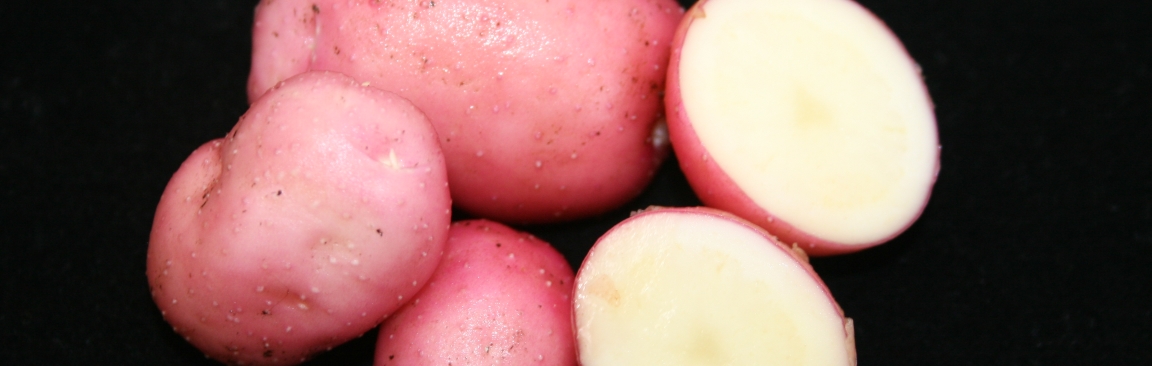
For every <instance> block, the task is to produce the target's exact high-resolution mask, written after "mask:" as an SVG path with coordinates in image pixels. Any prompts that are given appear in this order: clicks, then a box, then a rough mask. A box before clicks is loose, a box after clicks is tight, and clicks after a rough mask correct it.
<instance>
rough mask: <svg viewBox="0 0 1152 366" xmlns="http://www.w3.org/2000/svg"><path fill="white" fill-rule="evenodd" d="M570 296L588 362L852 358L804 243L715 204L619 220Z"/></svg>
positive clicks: (847, 325)
mask: <svg viewBox="0 0 1152 366" xmlns="http://www.w3.org/2000/svg"><path fill="white" fill-rule="evenodd" d="M574 302H575V305H574V308H575V317H574V319H575V323H576V325H575V327H576V339H577V342H578V344H579V346H578V349H579V351H578V352H579V358H580V363H581V364H582V365H585V366H599V365H671V366H674V365H845V366H848V365H855V364H856V351H855V350H856V347H855V338H854V335H853V326H852V321H851V319H846V318H844V314H843V312H842V311H841V310H840V307H839V306H838V305H837V304H836V301H835V299H833V297H832V295H831V293H829V291H828V288H827V287H825V286H824V283H823V281H821V280H820V277H819V276H817V275H816V272H815V271H813V270H812V267H811V266H809V265H808V262H807V257H806V256H804V255H803V251H799V250H795V251H794V250H792V249H789V248H787V247H784V246H783V245H781V244H780V243H779V242H777V241H775V240H774V239H773V238H772V236H771V235H769V234H768V233H767V232H765V231H764V230H763V229H761V228H759V227H757V226H756V225H754V224H752V223H749V222H747V221H745V220H743V219H740V218H738V217H736V216H733V215H731V214H728V213H726V212H722V211H718V210H713V209H708V208H700V207H694V208H674V209H667V208H666V209H650V210H647V211H644V212H641V213H639V214H636V215H634V216H632V217H631V218H628V219H627V220H625V221H623V222H621V223H619V224H617V225H616V226H615V227H613V228H612V229H611V230H609V231H608V232H607V233H606V234H604V236H602V237H601V238H600V239H599V240H598V241H597V242H596V244H595V245H594V246H593V247H592V250H591V251H590V252H589V253H588V256H587V257H586V258H585V259H584V263H583V264H582V265H581V266H580V272H579V273H578V274H577V276H576V291H575V296H574Z"/></svg>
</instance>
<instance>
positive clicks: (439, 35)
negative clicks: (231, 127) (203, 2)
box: [248, 0, 683, 223]
mask: <svg viewBox="0 0 1152 366" xmlns="http://www.w3.org/2000/svg"><path fill="white" fill-rule="evenodd" d="M682 13H683V9H682V8H681V7H680V6H679V5H678V4H677V3H676V2H674V1H672V0H592V1H588V0H554V1H536V0H419V1H417V0H412V1H395V0H394V1H380V0H354V1H350V0H277V1H264V2H261V3H260V5H259V6H258V7H257V9H256V23H255V27H254V31H253V55H252V72H251V77H250V79H249V85H248V94H249V97H250V98H251V99H255V98H256V97H258V96H259V95H261V94H262V93H264V91H265V90H267V89H268V88H269V87H270V86H272V85H274V84H275V83H277V82H279V81H280V80H283V79H284V78H287V77H290V76H292V75H294V74H297V73H300V72H303V71H305V70H334V71H339V72H343V73H346V74H349V75H352V76H354V77H356V78H359V79H363V80H368V81H371V83H372V85H373V86H377V87H380V88H384V89H386V90H390V91H394V92H396V93H397V94H400V95H401V96H403V97H405V98H408V99H410V100H411V101H412V102H413V103H414V104H415V105H416V106H418V107H419V108H420V109H421V110H423V111H424V112H425V113H427V115H428V117H429V118H430V119H431V120H432V123H433V124H434V125H435V127H436V131H437V132H438V133H439V136H440V143H441V146H442V147H443V149H444V153H445V156H446V157H447V165H448V173H449V174H448V179H449V181H450V182H451V187H452V197H453V200H454V202H455V204H456V205H457V207H459V208H461V209H463V210H464V211H468V212H471V213H473V214H477V215H480V216H483V217H487V218H492V219H496V220H500V221H504V222H516V223H536V222H548V221H562V220H571V219H577V218H581V217H587V216H591V215H595V214H599V213H602V212H605V211H608V210H610V209H613V208H615V207H618V206H620V205H622V204H624V203H625V202H626V201H627V200H629V199H631V198H633V197H634V196H636V195H637V194H639V192H640V191H641V190H642V189H643V188H644V187H645V185H646V184H647V183H648V182H649V181H650V179H651V177H652V175H653V173H654V171H655V169H656V167H657V166H658V165H659V163H660V162H661V161H662V159H663V156H664V155H665V153H666V151H667V147H666V145H667V142H666V141H667V138H666V137H665V135H666V134H665V132H664V127H663V122H662V120H663V109H662V108H663V107H662V104H661V103H662V102H661V100H662V94H663V90H664V79H665V71H666V70H665V69H666V65H667V62H668V57H669V44H670V41H671V40H672V36H673V33H674V32H675V28H676V25H677V24H678V22H679V20H680V17H681V15H682Z"/></svg>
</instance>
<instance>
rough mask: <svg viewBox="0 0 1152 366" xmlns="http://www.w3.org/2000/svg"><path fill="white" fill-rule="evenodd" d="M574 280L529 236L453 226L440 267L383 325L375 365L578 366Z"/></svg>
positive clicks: (474, 224)
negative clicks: (573, 328)
mask: <svg viewBox="0 0 1152 366" xmlns="http://www.w3.org/2000/svg"><path fill="white" fill-rule="evenodd" d="M572 279H573V274H572V269H571V268H570V267H569V266H568V262H566V261H565V259H564V257H563V256H562V255H560V253H558V252H557V251H556V250H555V249H552V247H551V246H549V245H548V243H545V242H543V241H540V240H539V239H536V238H535V237H532V236H531V235H528V234H525V233H520V232H516V231H515V230H513V229H511V228H508V227H507V226H504V225H501V224H499V223H495V222H491V221H486V220H473V221H463V222H458V223H456V224H453V225H452V229H451V230H450V231H449V237H448V245H447V246H446V248H445V254H444V257H443V259H442V262H441V264H440V268H438V269H437V270H436V273H435V274H434V275H433V276H432V279H431V280H429V282H428V285H427V286H426V287H425V288H424V289H423V290H421V291H420V293H418V294H417V295H416V299H415V300H413V301H412V302H411V303H409V304H408V305H406V306H405V307H404V308H402V309H400V311H397V312H396V315H395V316H394V317H392V318H389V319H388V320H387V321H385V322H384V324H383V326H381V328H380V338H379V340H378V341H377V342H378V343H377V349H376V365H380V366H383V365H449V364H450V365H457V366H463V365H493V364H500V365H575V364H576V351H575V342H574V341H573V332H572V311H571V307H572V301H571V299H570V295H569V294H570V293H571V291H572Z"/></svg>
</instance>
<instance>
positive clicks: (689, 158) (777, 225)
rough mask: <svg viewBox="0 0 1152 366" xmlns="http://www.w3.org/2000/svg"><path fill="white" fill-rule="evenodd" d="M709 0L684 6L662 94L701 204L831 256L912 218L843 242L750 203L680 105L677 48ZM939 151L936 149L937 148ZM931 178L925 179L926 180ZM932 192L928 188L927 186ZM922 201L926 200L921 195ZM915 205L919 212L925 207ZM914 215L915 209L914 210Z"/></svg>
mask: <svg viewBox="0 0 1152 366" xmlns="http://www.w3.org/2000/svg"><path fill="white" fill-rule="evenodd" d="M708 2H709V0H700V2H698V3H696V4H695V5H693V6H692V8H691V9H688V12H687V14H686V15H685V16H684V19H683V20H682V21H681V23H680V26H679V27H678V28H677V30H676V34H675V37H674V39H673V41H672V42H673V43H672V45H673V46H672V55H671V57H670V60H669V65H668V79H667V80H668V93H667V94H666V95H665V106H666V109H667V113H668V137H669V140H670V141H671V143H672V149H673V151H674V152H675V154H676V158H677V159H678V161H679V163H680V170H682V171H683V172H684V176H685V178H687V180H688V184H689V185H690V186H691V187H692V189H693V191H694V192H696V195H697V196H698V197H699V198H700V201H701V202H702V203H704V205H706V206H709V207H714V208H718V209H721V210H724V211H728V212H731V213H733V214H736V215H737V216H740V217H741V218H744V219H745V220H748V221H751V222H753V223H755V224H756V225H759V226H760V227H762V228H764V229H766V230H767V231H768V232H769V233H771V234H772V235H774V236H775V237H776V239H777V240H779V241H781V242H784V243H790V244H795V245H796V246H798V247H800V248H802V249H804V251H805V252H807V254H808V255H812V256H832V255H840V254H848V253H853V252H858V251H861V250H864V249H867V248H871V247H874V246H877V245H880V244H883V243H885V242H887V241H889V240H892V239H893V238H895V237H896V236H898V235H900V233H902V232H904V230H906V229H907V228H908V227H910V226H911V225H912V224H913V223H915V222H916V220H915V218H914V219H912V220H909V221H908V224H907V225H906V226H905V227H904V228H902V229H900V230H897V231H895V232H894V233H893V234H892V235H891V236H889V237H886V238H883V239H881V240H877V241H875V242H871V243H862V244H846V243H839V242H834V241H831V240H826V239H822V238H819V237H817V236H814V235H812V234H810V233H807V232H804V231H802V230H799V229H797V228H796V227H794V226H792V224H789V223H788V222H786V221H784V220H781V219H780V218H778V217H774V216H773V215H772V213H771V212H769V208H765V207H761V206H760V205H758V204H756V202H753V201H752V199H751V198H749V197H748V195H747V194H746V193H745V192H744V189H742V188H741V187H740V186H738V185H736V182H734V181H732V178H730V177H729V176H728V174H727V173H725V172H724V170H723V169H721V168H720V166H719V165H718V164H716V161H715V160H712V159H711V158H710V155H709V153H708V150H707V149H706V148H705V147H704V145H703V144H702V143H701V142H700V138H699V137H698V136H697V135H696V131H695V130H694V129H693V128H692V122H691V121H690V120H689V118H688V112H687V111H686V110H685V109H684V100H683V99H682V98H681V94H680V47H681V46H682V45H683V44H684V37H685V36H686V35H687V33H688V28H689V27H690V26H691V25H692V22H693V21H695V20H696V19H699V18H702V17H703V16H704V13H703V12H704V11H703V8H702V7H703V6H704V4H707V3H708ZM937 154H939V151H937ZM939 162H940V159H939V155H937V157H936V164H937V165H936V171H937V172H939V170H940V166H939ZM934 183H935V182H934V181H933V182H929V185H932V184H934ZM928 195H931V190H929V191H928ZM923 201H924V206H927V204H928V200H927V199H924V200H923ZM924 206H921V207H920V210H919V211H920V212H923V211H924ZM917 216H919V213H918V214H917Z"/></svg>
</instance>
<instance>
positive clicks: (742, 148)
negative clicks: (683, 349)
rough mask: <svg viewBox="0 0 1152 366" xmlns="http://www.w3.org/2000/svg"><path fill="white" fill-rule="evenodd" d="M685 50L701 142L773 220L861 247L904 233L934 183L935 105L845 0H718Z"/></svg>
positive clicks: (895, 51)
mask: <svg viewBox="0 0 1152 366" xmlns="http://www.w3.org/2000/svg"><path fill="white" fill-rule="evenodd" d="M703 10H704V15H705V16H704V17H703V18H698V19H696V20H695V22H694V23H693V24H692V26H691V28H690V30H689V31H688V33H687V35H686V38H685V41H684V44H683V49H682V51H681V55H682V58H681V64H680V82H681V89H682V90H681V93H682V96H683V100H684V108H685V110H686V112H687V114H688V118H689V120H690V121H691V122H692V126H693V128H694V130H695V132H696V134H697V135H698V136H699V138H700V141H701V143H702V144H703V146H704V147H705V148H706V149H707V151H708V152H709V154H710V157H709V158H710V159H715V162H716V164H718V165H719V166H720V167H721V168H722V169H723V170H724V171H725V172H726V173H727V174H728V176H729V177H731V178H732V180H733V181H734V182H735V183H736V184H737V185H738V186H740V187H741V188H742V189H743V190H744V192H745V193H746V194H747V195H748V196H749V197H750V198H751V199H752V201H754V202H755V203H756V204H758V205H759V206H760V207H764V208H766V210H767V211H768V212H769V213H770V214H771V215H773V216H775V217H777V218H779V219H782V220H784V221H785V222H788V223H790V224H792V225H793V226H795V227H797V228H798V229H800V230H801V231H804V232H807V233H810V234H813V235H815V236H817V237H819V238H821V239H824V240H828V241H832V242H838V243H843V244H868V243H874V242H877V241H880V240H883V239H885V238H887V237H890V236H891V235H893V234H894V233H896V232H898V231H900V230H902V229H903V228H905V227H906V226H907V225H908V224H909V223H910V222H911V221H912V220H914V219H915V218H916V216H917V215H918V214H919V212H920V210H921V209H922V207H923V205H924V202H925V200H926V199H927V196H928V192H929V190H930V189H931V185H932V182H933V181H934V179H935V174H936V166H937V165H936V162H937V161H936V157H937V149H938V142H937V138H936V127H935V118H934V116H933V112H932V110H931V105H930V103H931V102H930V100H929V98H928V96H927V95H926V92H925V90H924V88H923V84H922V82H921V80H920V79H919V73H918V69H917V67H916V65H915V64H914V63H913V62H912V60H911V59H909V58H908V56H907V54H906V52H904V50H903V46H902V45H901V44H900V43H899V40H898V39H896V38H895V37H894V36H892V35H891V33H890V32H888V31H887V29H886V28H885V27H884V25H883V24H881V23H880V22H879V21H877V20H876V19H875V18H874V17H873V16H872V15H871V14H869V13H868V12H867V11H866V10H864V9H863V8H861V7H859V6H857V5H856V4H855V3H852V2H849V1H845V0H804V1H793V0H714V1H710V2H708V3H706V4H705V6H704V8H703Z"/></svg>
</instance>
